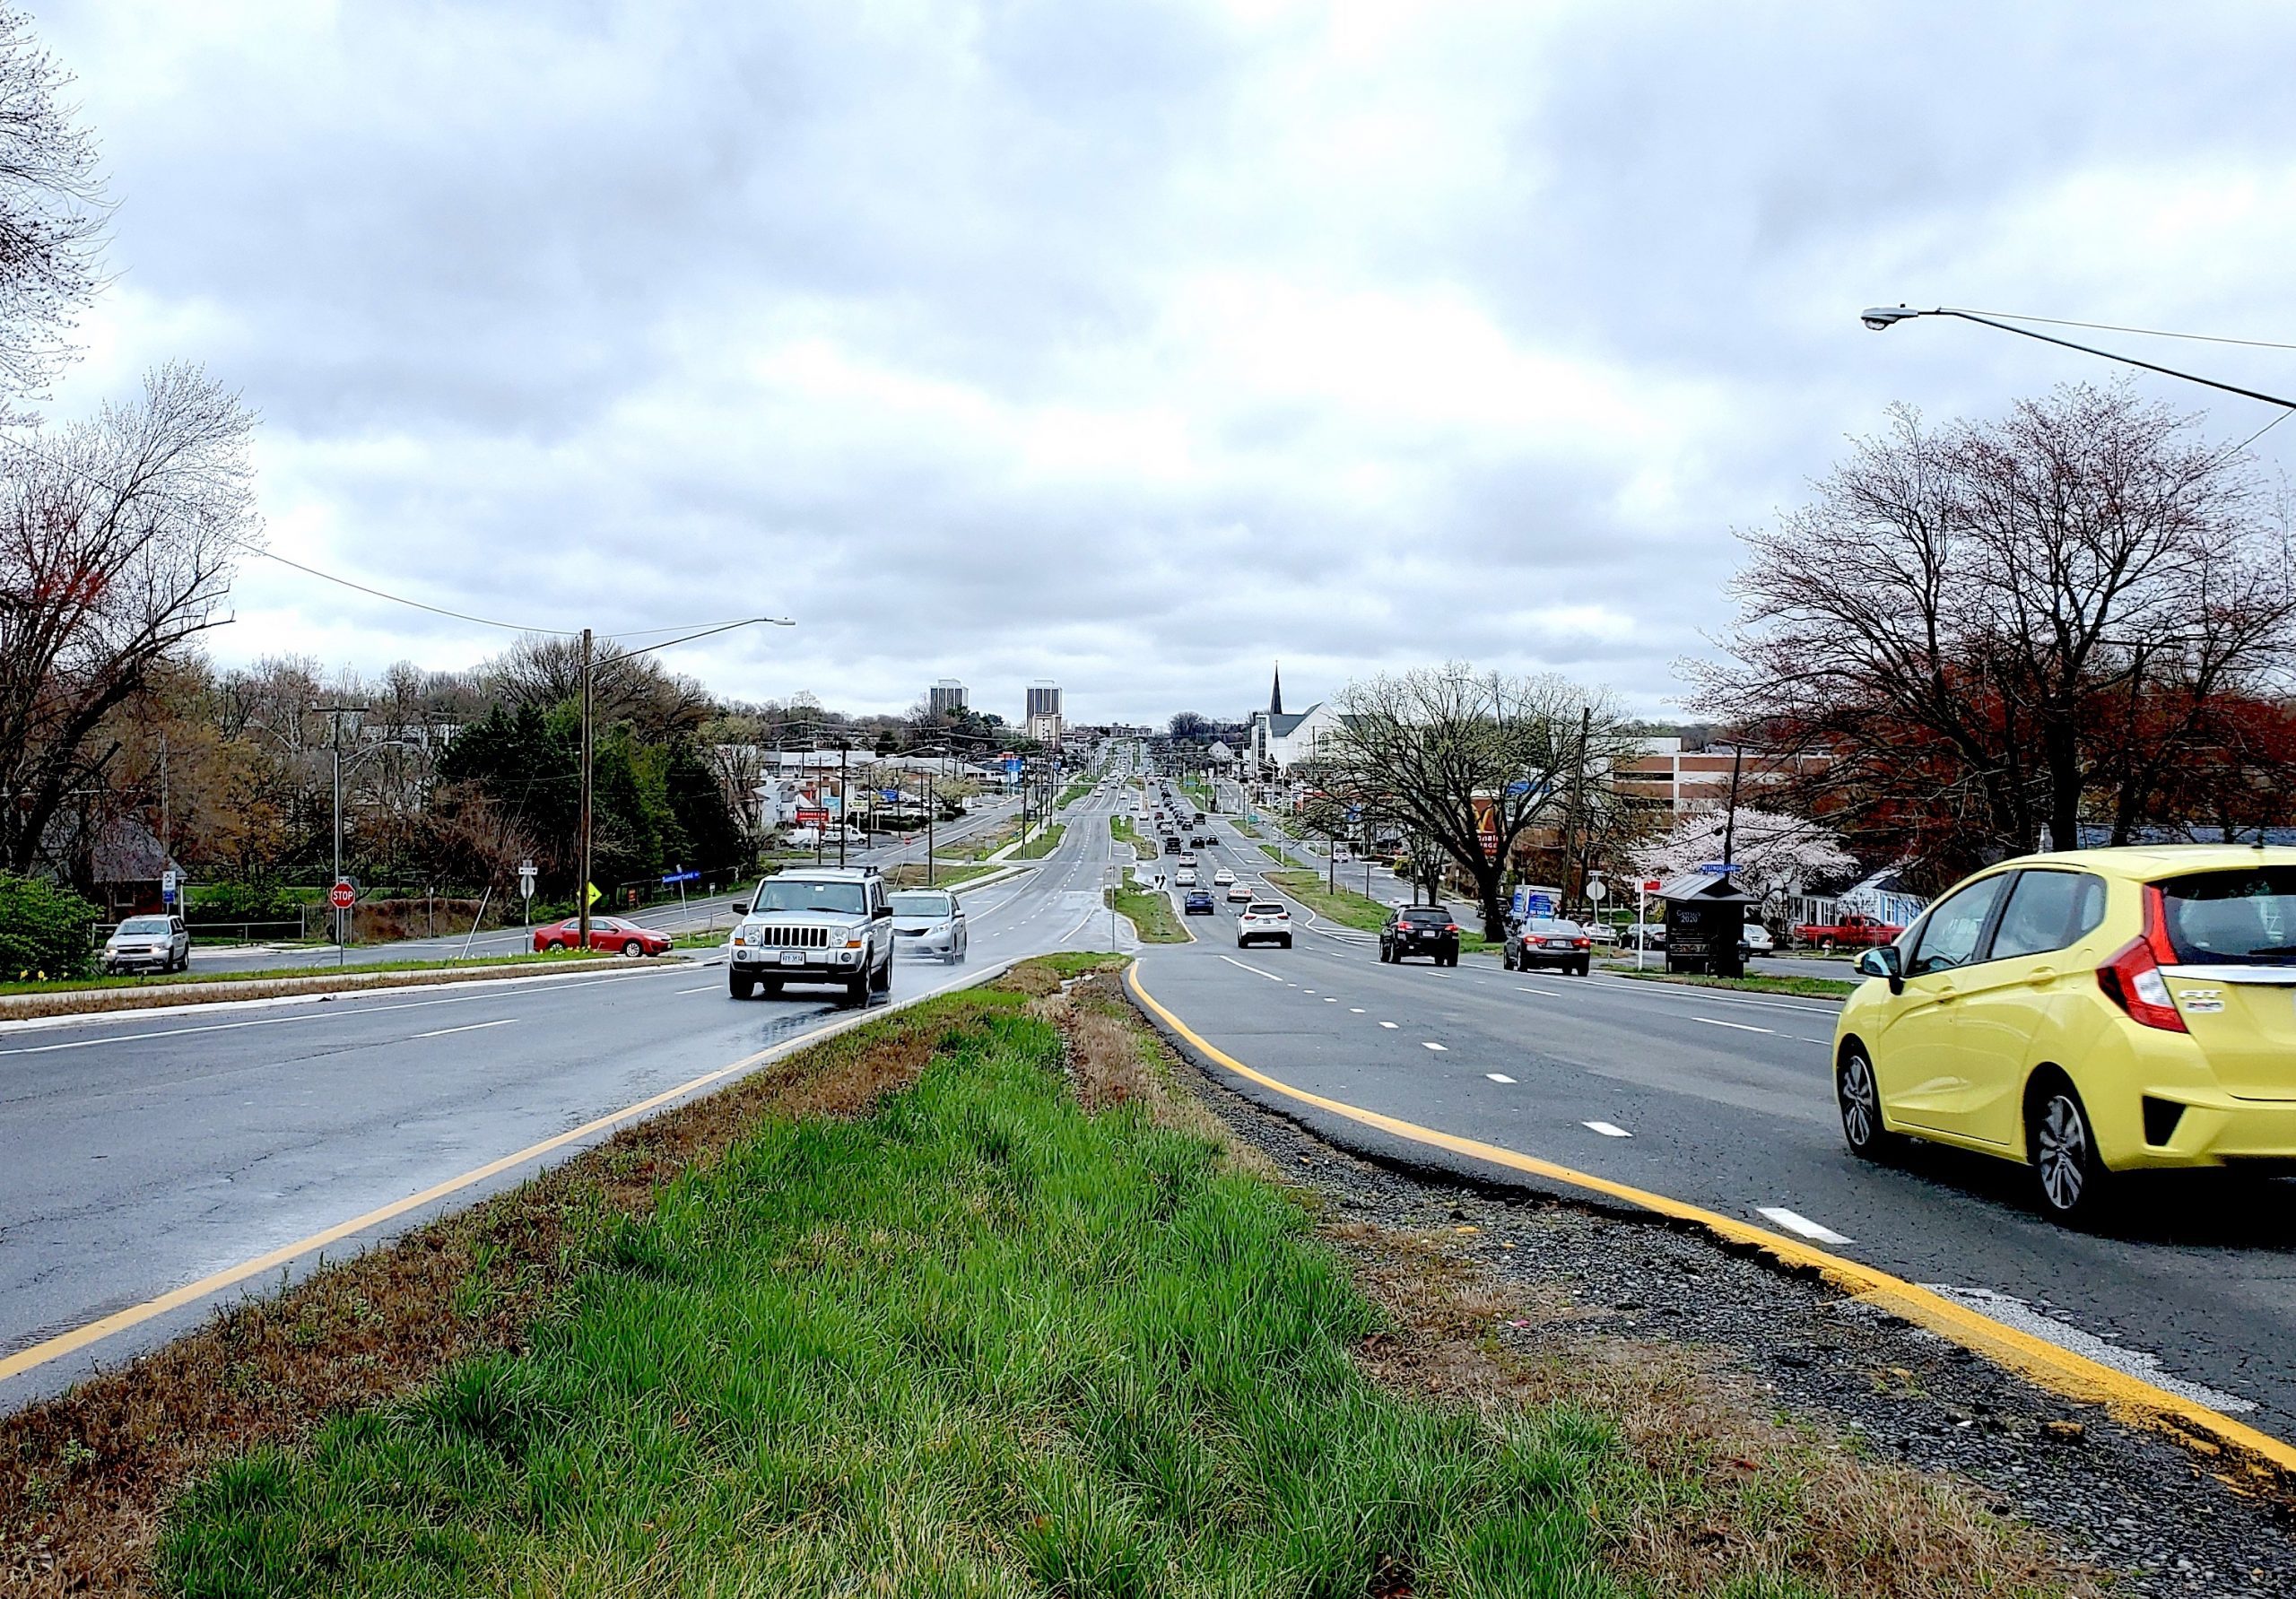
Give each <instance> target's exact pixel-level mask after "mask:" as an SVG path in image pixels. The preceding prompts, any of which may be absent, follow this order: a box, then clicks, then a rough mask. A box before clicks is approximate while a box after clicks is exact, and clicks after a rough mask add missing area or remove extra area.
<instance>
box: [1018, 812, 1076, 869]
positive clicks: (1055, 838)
mask: <svg viewBox="0 0 2296 1599" xmlns="http://www.w3.org/2000/svg"><path fill="white" fill-rule="evenodd" d="M1067 830H1068V824H1067V823H1066V822H1064V821H1048V822H1047V823H1045V824H1044V826H1043V827H1042V828H1041V829H1039V830H1034V831H1031V833H1030V834H1029V841H1028V842H1027V843H1026V844H1023V845H1022V846H1021V847H1020V848H1018V849H1016V850H1014V851H1013V856H1012V858H1013V859H1014V860H1016V861H1040V860H1042V859H1044V857H1045V856H1048V855H1050V854H1051V853H1052V852H1053V851H1054V850H1056V849H1057V848H1059V847H1060V839H1061V835H1062V834H1063V833H1065V832H1066V831H1067Z"/></svg>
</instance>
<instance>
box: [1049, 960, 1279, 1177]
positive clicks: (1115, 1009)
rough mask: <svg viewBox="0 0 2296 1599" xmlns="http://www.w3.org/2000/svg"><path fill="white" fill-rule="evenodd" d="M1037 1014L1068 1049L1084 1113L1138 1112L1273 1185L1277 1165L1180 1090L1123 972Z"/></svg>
mask: <svg viewBox="0 0 2296 1599" xmlns="http://www.w3.org/2000/svg"><path fill="white" fill-rule="evenodd" d="M1039 1009H1040V1010H1041V1011H1042V1012H1043V1013H1044V1014H1045V1015H1046V1016H1047V1017H1048V1019H1049V1020H1051V1021H1052V1022H1053V1023H1054V1024H1055V1025H1056V1026H1057V1027H1058V1028H1059V1029H1060V1031H1061V1036H1062V1038H1064V1040H1065V1042H1066V1045H1067V1060H1068V1079H1069V1084H1070V1087H1071V1089H1072V1090H1073V1091H1074V1093H1075V1095H1076V1098H1077V1100H1078V1102H1079V1103H1081V1104H1082V1105H1083V1107H1084V1108H1086V1109H1087V1110H1102V1109H1106V1108H1109V1107H1110V1106H1115V1105H1125V1104H1135V1103H1136V1104H1138V1105H1139V1106H1140V1107H1141V1108H1143V1109H1144V1110H1145V1111H1146V1112H1147V1114H1148V1115H1149V1116H1150V1117H1153V1118H1154V1119H1155V1120H1156V1121H1158V1122H1160V1123H1161V1124H1163V1125H1166V1126H1170V1127H1177V1128H1178V1129H1180V1130H1181V1131H1183V1132H1187V1133H1192V1134H1196V1136H1197V1137H1199V1138H1202V1139H1204V1140H1205V1141H1206V1142H1208V1143H1214V1144H1217V1145H1219V1146H1220V1148H1221V1149H1222V1151H1224V1152H1225V1154H1226V1158H1227V1160H1228V1161H1229V1163H1230V1164H1231V1166H1233V1167H1235V1168H1237V1169H1240V1170H1245V1171H1249V1172H1252V1173H1253V1174H1255V1175H1256V1176H1260V1177H1271V1178H1272V1177H1275V1176H1277V1175H1278V1172H1277V1169H1276V1166H1275V1163H1274V1161H1272V1160H1269V1159H1268V1158H1267V1157H1266V1156H1265V1154H1263V1153H1261V1152H1260V1151H1258V1150H1257V1149H1254V1148H1253V1147H1252V1146H1251V1145H1250V1144H1248V1143H1243V1142H1242V1141H1241V1140H1239V1139H1238V1138H1237V1137H1236V1136H1235V1135H1234V1134H1231V1132H1230V1131H1229V1128H1228V1125H1227V1124H1226V1123H1225V1122H1223V1121H1222V1120H1221V1119H1220V1118H1219V1117H1217V1116H1214V1115H1213V1113H1212V1111H1211V1109H1210V1108H1208V1107H1207V1106H1206V1105H1205V1103H1204V1101H1203V1100H1201V1099H1197V1098H1196V1096H1195V1095H1194V1094H1191V1093H1189V1092H1188V1091H1187V1090H1186V1089H1184V1088H1182V1087H1181V1086H1180V1085H1179V1083H1178V1080H1177V1079H1176V1078H1175V1077H1174V1076H1173V1073H1172V1067H1173V1065H1174V1061H1173V1058H1172V1056H1170V1053H1169V1051H1168V1049H1167V1047H1166V1045H1165V1044H1164V1041H1163V1040H1162V1039H1161V1038H1158V1037H1157V1036H1156V1035H1155V1034H1154V1033H1152V1032H1151V1031H1150V1030H1148V1029H1147V1028H1146V1027H1144V1026H1143V1025H1142V1024H1141V1021H1140V1019H1139V1014H1138V1012H1135V1011H1134V1010H1133V1008H1132V1004H1131V1002H1130V1001H1129V1000H1128V999H1127V998H1126V995H1125V991H1124V978H1123V975H1122V973H1121V972H1120V971H1111V972H1101V973H1096V974H1094V975H1093V976H1091V977H1087V978H1082V979H1080V980H1079V981H1077V982H1074V983H1072V984H1071V985H1069V986H1068V987H1067V988H1066V989H1065V990H1063V991H1062V992H1060V993H1059V994H1057V995H1053V996H1051V997H1049V998H1048V999H1045V1000H1041V1001H1039Z"/></svg>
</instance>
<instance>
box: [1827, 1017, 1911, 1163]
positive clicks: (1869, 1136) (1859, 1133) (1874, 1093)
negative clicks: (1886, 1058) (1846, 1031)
mask: <svg viewBox="0 0 2296 1599" xmlns="http://www.w3.org/2000/svg"><path fill="white" fill-rule="evenodd" d="M1833 1082H1834V1098H1835V1099H1836V1101H1837V1102H1838V1103H1839V1105H1840V1107H1841V1137H1842V1142H1843V1143H1847V1144H1848V1145H1849V1152H1850V1153H1851V1154H1853V1155H1856V1156H1857V1158H1858V1159H1859V1160H1889V1159H1891V1158H1892V1156H1894V1155H1895V1154H1896V1153H1897V1152H1898V1150H1899V1148H1900V1144H1901V1143H1902V1142H1903V1141H1902V1140H1901V1139H1900V1138H1899V1136H1898V1135H1897V1134H1894V1133H1892V1132H1891V1131H1890V1130H1889V1129H1888V1128H1887V1127H1886V1126H1884V1125H1883V1124H1882V1089H1881V1084H1880V1083H1879V1082H1876V1081H1875V1079H1874V1063H1873V1061H1872V1060H1871V1059H1870V1058H1868V1057H1867V1056H1866V1054H1865V1046H1864V1045H1863V1044H1852V1045H1851V1046H1850V1047H1848V1049H1845V1050H1843V1051H1842V1055H1841V1064H1840V1065H1839V1066H1837V1067H1835V1068H1834V1075H1833Z"/></svg>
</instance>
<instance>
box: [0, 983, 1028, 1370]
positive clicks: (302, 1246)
mask: <svg viewBox="0 0 2296 1599" xmlns="http://www.w3.org/2000/svg"><path fill="white" fill-rule="evenodd" d="M1010 965H1012V962H1011V961H1009V960H1006V961H1002V962H1000V963H998V964H997V965H995V966H991V967H987V968H985V969H982V970H980V971H977V972H972V973H969V974H967V975H966V976H965V977H964V978H961V979H959V980H958V981H956V982H954V983H949V984H944V985H943V986H940V987H938V988H933V989H929V990H927V991H926V992H925V993H923V994H920V995H917V996H916V999H913V1000H910V1001H909V1002H907V1003H908V1004H916V1003H917V1001H918V1000H925V999H930V998H932V997H933V996H934V995H938V994H944V993H947V992H950V991H951V990H952V989H955V988H961V987H970V986H972V985H973V984H976V983H981V982H986V981H987V979H989V978H993V977H995V976H996V974H997V973H999V972H1001V971H1003V970H1004V969H1005V968H1006V967H1008V966H1010ZM899 1008H900V1007H897V1006H896V1007H888V1008H887V1009H884V1010H877V1011H866V1010H864V1011H857V1012H853V1013H852V1014H851V1015H849V1016H842V1017H839V1019H838V1020H837V1021H832V1022H829V1023H827V1024H825V1025H823V1026H821V1027H817V1028H815V1029H813V1030H812V1031H810V1032H806V1033H801V1034H799V1035H798V1036H797V1037H796V1038H788V1039H785V1040H784V1041H782V1042H781V1043H778V1044H776V1045H773V1046H772V1047H770V1048H766V1049H761V1050H759V1051H757V1052H756V1053H755V1054H753V1055H745V1056H743V1057H742V1058H741V1059H739V1060H737V1061H735V1062H734V1063H733V1064H732V1065H725V1066H719V1067H718V1069H717V1070H715V1071H711V1072H704V1073H702V1074H701V1075H700V1076H699V1077H695V1078H692V1079H691V1080H689V1081H687V1082H681V1083H679V1084H678V1085H677V1086H676V1087H675V1088H669V1089H664V1090H663V1091H661V1092H660V1093H658V1094H653V1095H650V1096H648V1098H646V1099H640V1100H639V1101H638V1102H637V1103H636V1104H634V1105H625V1106H623V1107H622V1108H621V1109H620V1110H613V1111H609V1112H607V1113H606V1114H605V1115H604V1116H602V1117H597V1118H596V1120H594V1121H587V1122H584V1123H583V1124H582V1125H580V1126H578V1127H576V1128H573V1129H571V1130H570V1131H569V1132H564V1133H561V1134H557V1135H556V1136H555V1137H552V1138H545V1139H544V1140H543V1141H542V1142H541V1143H534V1144H528V1145H527V1146H526V1148H525V1149H522V1150H520V1151H518V1152H517V1153H516V1154H514V1155H505V1156H503V1157H502V1158H501V1159H500V1160H490V1161H488V1162H487V1163H486V1164H485V1165H483V1166H478V1167H474V1168H473V1169H470V1170H468V1171H465V1172H464V1173H463V1174H462V1175H461V1176H459V1177H450V1178H447V1179H446V1181H444V1182H441V1183H433V1184H432V1185H431V1186H430V1187H428V1188H425V1189H423V1190H422V1192H421V1193H420V1194H410V1195H407V1196H406V1197H405V1198H404V1199H395V1200H393V1201H391V1203H390V1204H387V1205H381V1206H378V1208H376V1209H374V1210H371V1211H369V1212H367V1213H366V1214H365V1215H363V1216H353V1217H352V1219H351V1220H350V1221H343V1222H338V1223H337V1224H336V1225H335V1226H333V1227H330V1228H328V1229H326V1230H325V1231H323V1232H315V1233H313V1234H311V1235H310V1236H309V1238H297V1239H296V1240H295V1241H294V1242H293V1243H291V1244H282V1245H281V1246H280V1247H278V1248H276V1249H274V1250H272V1251H270V1252H269V1253H268V1254H265V1255H258V1256H256V1257H255V1258H254V1259H253V1260H243V1261H241V1262H240V1263H239V1264H237V1265H233V1266H226V1267H224V1268H223V1269H222V1271H220V1272H215V1273H211V1274H209V1275H207V1276H205V1277H202V1278H201V1279H200V1280H199V1281H198V1282H187V1283H185V1284H184V1285H183V1286H182V1287H181V1288H176V1289H170V1290H168V1291H167V1292H166V1293H163V1294H161V1295H160V1296H159V1297H158V1298H156V1299H145V1300H144V1301H143V1303H142V1304H139V1305H130V1306H128V1307H127V1308H126V1309H124V1310H115V1311H114V1312H112V1314H110V1315H109V1316H107V1317H100V1319H98V1320H95V1321H91V1322H86V1323H83V1324H82V1325H79V1326H76V1327H74V1328H73V1329H72V1330H71V1331H69V1332H65V1333H58V1334H57V1335H56V1336H55V1337H53V1338H49V1339H46V1340H43V1341H42V1342H40V1343H35V1344H31V1345H30V1346H29V1347H27V1348H24V1349H20V1350H18V1351H16V1352H15V1353H14V1354H12V1355H9V1356H7V1357H6V1358H5V1359H0V1382H5V1381H7V1380H8V1379H9V1378H10V1377H19V1376H22V1374H23V1373H25V1372H27V1371H30V1370H31V1369H33V1368H34V1367H36V1366H44V1365H46V1364H47V1363H48V1361H50V1360H58V1359H61V1358H62V1357H63V1356H65V1355H68V1354H70V1353H72V1352H73V1351H74V1350H82V1349H85V1348H87V1347H88V1346H89V1345H90V1344H91V1343H100V1342H102V1341H103V1340H104V1339H106V1338H109V1337H110V1336H111V1335H112V1334H115V1333H124V1332H126V1330H127V1329H128V1328H130V1327H133V1326H137V1325H141V1324H142V1323H144V1322H147V1321H150V1320H151V1319H152V1317H155V1316H165V1315H166V1314H167V1313H168V1312H169V1311H170V1310H180V1309H181V1308H184V1307H185V1306H187V1305H194V1304H197V1303H198V1302H199V1301H200V1300H202V1299H205V1298H207V1297H208V1296H209V1295H211V1294H214V1293H217V1292H220V1291H221V1290H224V1289H227V1288H230V1286H231V1285H232V1284H234V1283H238V1282H246V1281H247V1280H248V1278H250V1277H253V1276H257V1275H258V1274H259V1273H264V1272H268V1271H271V1270H272V1269H274V1267H278V1266H283V1265H286V1264H289V1263H290V1262H291V1261H295V1260H299V1259H300V1258H301V1257H302V1256H306V1255H309V1254H310V1253H311V1252H312V1251H313V1250H316V1249H324V1248H326V1247H327V1246H328V1245H329V1244H334V1243H339V1242H341V1241H342V1240H343V1239H344V1238H352V1237H353V1236H355V1235H357V1234H359V1233H361V1232H364V1231H366V1230H368V1229H369V1228H371V1227H379V1226H381V1225H382V1224H383V1223H384V1222H386V1221H394V1220H396V1218H398V1217H400V1216H404V1215H405V1214H406V1213H407V1212H409V1211H413V1210H418V1209H420V1208H421V1207H422V1206H423V1205H426V1204H430V1203H431V1201H433V1200H438V1199H444V1198H446V1197H447V1196H448V1195H451V1194H454V1193H457V1192H458V1191H459V1190H461V1189H464V1188H468V1187H470V1186H474V1184H478V1183H483V1182H484V1181H486V1180H487V1179H488V1178H493V1177H500V1175H501V1174H502V1173H504V1172H506V1171H510V1170H514V1169H517V1168H518V1167H520V1166H523V1165H525V1164H526V1162H527V1161H529V1160H539V1159H541V1158H542V1157H543V1156H544V1155H547V1154H549V1153H550V1152H551V1151H553V1150H560V1149H563V1148H565V1147H566V1146H567V1145H568V1144H570V1143H576V1142H578V1141H579V1140H581V1139H584V1138H587V1137H589V1136H590V1135H591V1134H595V1133H603V1132H604V1131H605V1130H606V1129H607V1128H608V1127H611V1126H613V1125H614V1124H615V1123H616V1122H624V1121H628V1120H629V1119H630V1118H631V1117H636V1116H643V1115H644V1114H645V1113H646V1112H648V1111H649V1110H655V1109H658V1108H661V1107H662V1106H664V1105H667V1104H669V1103H670V1102H671V1101H673V1100H674V1099H683V1098H684V1097H685V1096H686V1095H688V1094H691V1093H693V1092H695V1091H698V1090H700V1089H704V1088H707V1087H709V1085H710V1084H711V1083H713V1082H720V1081H722V1080H724V1079H725V1078H727V1077H732V1076H735V1075H737V1074H739V1073H743V1072H748V1071H753V1070H755V1069H756V1068H757V1067H759V1066H761V1065H764V1064H765V1063H766V1062H768V1061H770V1060H772V1059H774V1058H775V1057H776V1056H783V1055H787V1054H788V1053H790V1052H791V1051H792V1050H796V1049H801V1048H804V1047H806V1046H807V1045H811V1044H818V1043H820V1042H821V1041H822V1039H824V1038H831V1037H833V1036H834V1035H836V1034H838V1033H840V1032H843V1031H845V1030H848V1028H854V1027H859V1026H861V1025H862V1024H863V1023H865V1022H869V1021H876V1020H878V1019H879V1018H880V1017H883V1016H886V1015H889V1014H891V1012H892V1010H895V1009H899Z"/></svg>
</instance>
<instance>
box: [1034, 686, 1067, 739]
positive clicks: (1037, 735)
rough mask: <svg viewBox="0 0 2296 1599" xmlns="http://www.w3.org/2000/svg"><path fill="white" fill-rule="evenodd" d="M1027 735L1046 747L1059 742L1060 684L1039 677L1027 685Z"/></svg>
mask: <svg viewBox="0 0 2296 1599" xmlns="http://www.w3.org/2000/svg"><path fill="white" fill-rule="evenodd" d="M1027 722H1028V732H1029V736H1030V737H1031V738H1032V739H1034V740H1036V741H1037V742H1038V743H1040V744H1043V745H1045V746H1046V747H1047V748H1048V749H1055V750H1057V749H1058V748H1059V747H1060V744H1061V720H1060V685H1059V684H1057V683H1056V682H1053V681H1052V680H1051V679H1049V678H1044V677H1040V678H1039V679H1037V680H1036V682H1032V683H1031V684H1030V685H1029V710H1028V717H1027Z"/></svg>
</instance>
